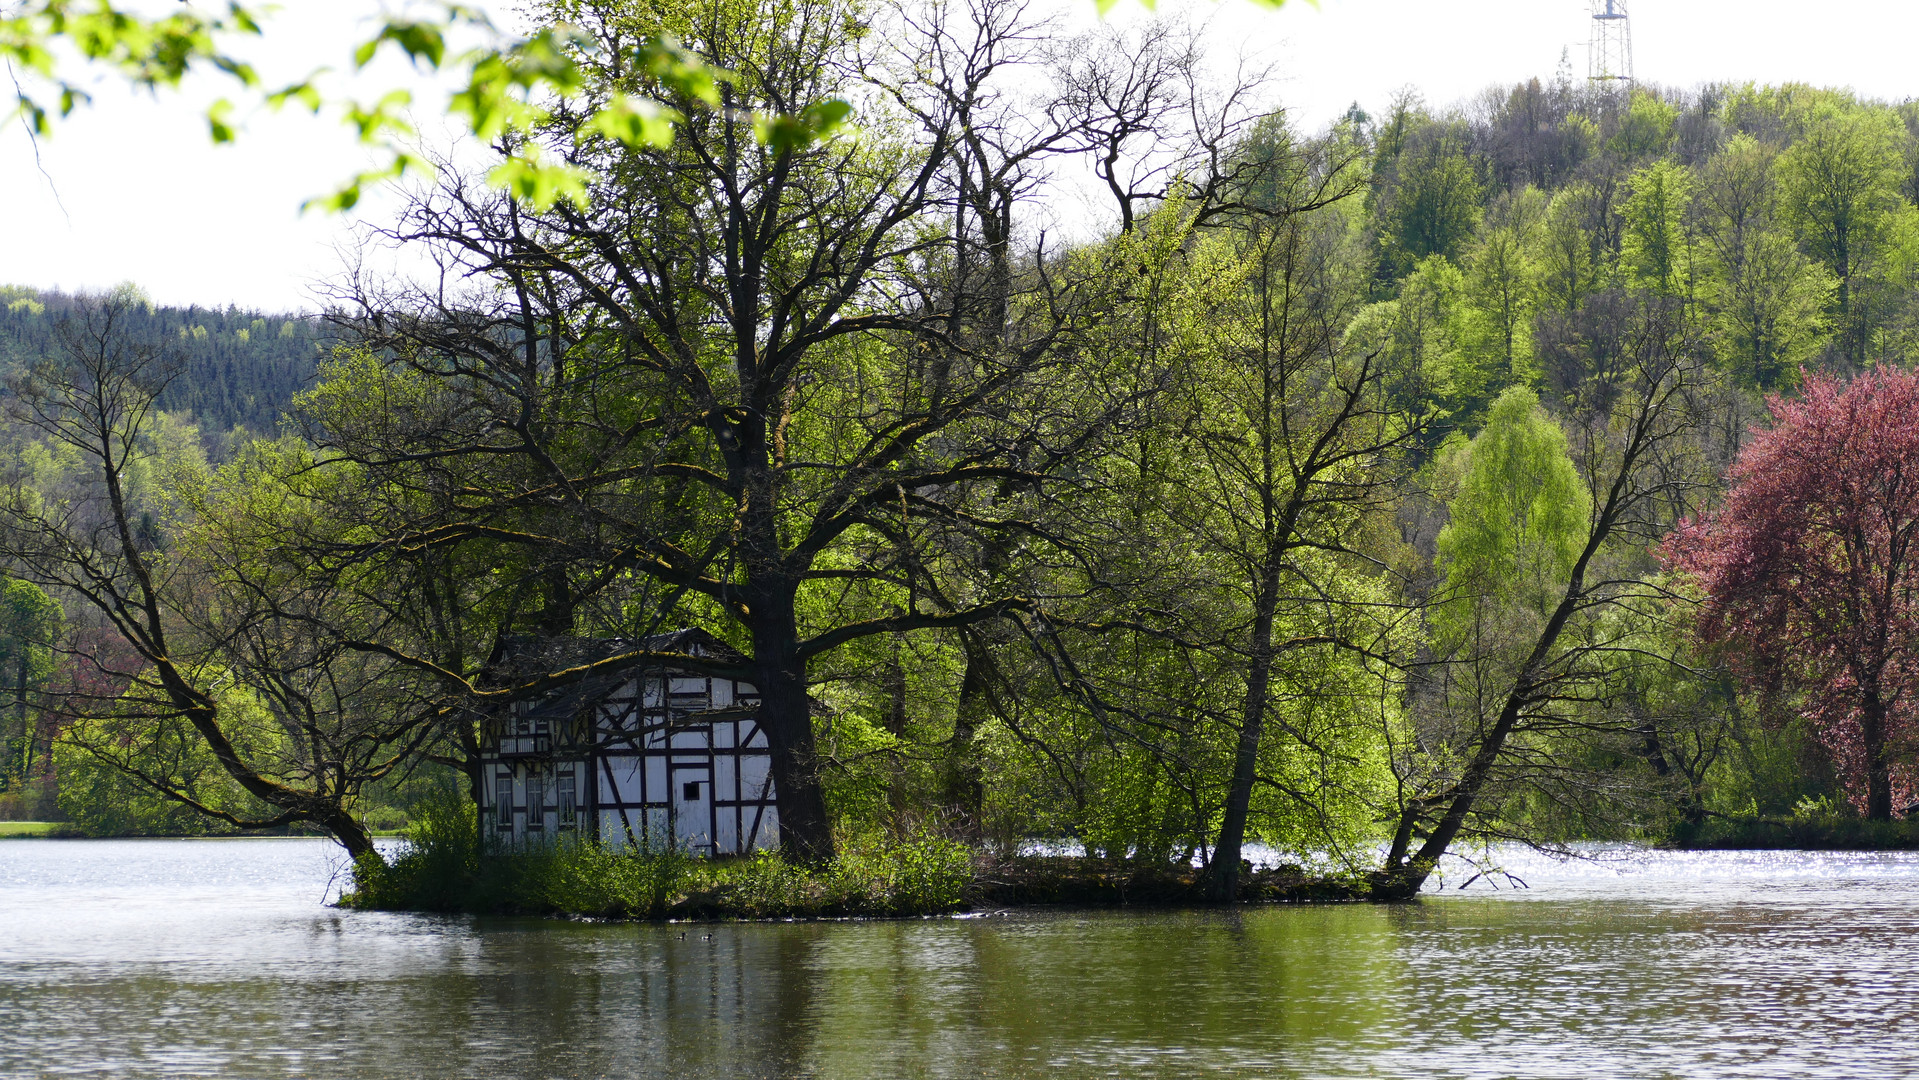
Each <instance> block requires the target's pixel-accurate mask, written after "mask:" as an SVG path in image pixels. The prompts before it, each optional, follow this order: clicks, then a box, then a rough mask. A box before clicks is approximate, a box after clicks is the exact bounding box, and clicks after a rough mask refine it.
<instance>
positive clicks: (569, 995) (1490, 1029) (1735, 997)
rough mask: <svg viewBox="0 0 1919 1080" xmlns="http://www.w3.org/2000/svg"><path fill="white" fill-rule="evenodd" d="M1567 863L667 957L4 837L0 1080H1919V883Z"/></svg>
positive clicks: (1886, 869)
mask: <svg viewBox="0 0 1919 1080" xmlns="http://www.w3.org/2000/svg"><path fill="white" fill-rule="evenodd" d="M1582 854H1583V855H1584V856H1585V857H1584V858H1581V859H1577V860H1572V861H1559V860H1554V859H1551V858H1549V857H1546V856H1543V855H1539V854H1536V853H1532V852H1529V851H1525V850H1523V849H1505V850H1500V851H1496V852H1493V853H1491V855H1490V856H1489V858H1488V859H1486V860H1482V861H1481V865H1482V866H1485V867H1492V866H1496V867H1497V868H1498V869H1499V870H1500V871H1503V873H1500V874H1494V875H1491V877H1490V878H1485V877H1482V878H1481V879H1480V880H1478V881H1474V882H1472V884H1471V885H1470V886H1469V887H1468V888H1466V889H1464V890H1460V889H1458V888H1457V886H1458V885H1459V884H1460V883H1462V882H1465V881H1466V880H1467V879H1468V878H1470V877H1471V876H1472V874H1473V873H1474V869H1473V868H1471V867H1466V866H1465V865H1464V864H1460V865H1456V866H1449V867H1447V874H1446V887H1445V888H1444V889H1435V890H1431V891H1429V893H1428V895H1427V896H1425V897H1423V898H1422V899H1421V900H1420V901H1419V902H1418V903H1414V904H1406V905H1395V906H1370V905H1330V906H1319V907H1304V908H1268V909H1244V910H1242V911H1240V912H1237V913H1235V912H1212V911H1200V912H1101V913H1074V912H1047V911H1038V910H1033V911H1022V912H1013V913H1000V914H994V915H990V916H987V917H979V918H968V919H933V920H907V921H898V922H884V921H882V922H832V923H777V924H729V925H719V926H673V927H658V926H643V925H630V924H591V923H576V922H566V921H558V920H539V919H470V918H461V917H439V916H415V915H392V914H367V913H356V912H345V911H339V910H335V909H332V908H329V907H326V906H324V903H323V898H326V897H330V896H334V895H337V893H338V888H339V877H338V874H339V871H340V869H341V867H342V864H343V861H344V860H343V859H342V858H341V857H340V855H339V854H338V849H337V848H334V847H332V846H331V845H329V844H327V843H324V842H321V841H306V840H250V841H192V840H186V841H151V840H150V841H25V840H22V841H5V842H3V843H0V927H4V928H5V929H4V932H0V1076H8V1077H12V1076H50V1077H51V1076H108V1075H112V1076H133V1077H147V1076H152V1077H162V1076H219V1077H296V1076H297V1077H341V1078H346V1077H355V1078H360V1077H365V1078H388V1077H392V1078H399V1077H439V1076H492V1077H582V1078H584V1077H669V1076H670V1077H675V1078H678V1077H690V1078H708V1077H711V1078H720V1077H729V1078H730V1077H789V1076H790V1077H821V1078H839V1077H846V1078H865V1077H896V1076H897V1077H975V1076H983V1077H994V1078H998V1077H1007V1078H1014V1077H1039V1076H1048V1077H1053V1076H1058V1077H1104V1076H1129V1077H1130V1076H1144V1077H1175V1076H1247V1077H1252V1076H1260V1077H1266V1076H1278V1077H1309V1076H1310V1077H1372V1076H1395V1077H1397V1076H1404V1077H1414V1076H1418V1077H1475V1078H1476V1077H1487V1078H1494V1077H1521V1076H1523V1077H1593V1076H1644V1077H1665V1076H1685V1077H1819V1076H1834V1077H1838V1076H1848V1077H1854V1076H1864V1075H1872V1076H1919V1061H1915V1058H1919V1053H1916V1052H1915V1050H1914V1049H1913V1044H1912V1042H1911V1041H1910V1038H1909V1035H1908V1033H1909V1032H1910V1031H1911V1030H1913V1029H1914V1024H1915V1021H1919V1006H1915V1005H1914V1003H1913V995H1912V993H1911V991H1910V986H1911V982H1910V979H1911V973H1912V972H1913V971H1914V970H1919V856H1915V855H1911V854H1906V853H1889V854H1877V853H1806V852H1697V853H1684V852H1651V851H1644V850H1639V849H1630V848H1592V849H1587V850H1586V851H1584V852H1583V853H1582ZM1508 874H1510V875H1511V878H1508V877H1507V876H1506V875H1508ZM1512 879H1519V880H1523V881H1524V882H1526V884H1527V885H1529V886H1530V887H1529V888H1523V889H1521V888H1514V887H1511V884H1512ZM1494 883H1496V884H1497V885H1498V886H1499V888H1497V889H1496V890H1495V889H1494V888H1492V887H1490V886H1491V884H1494ZM682 934H684V935H685V936H684V937H682V936H681V935H682ZM709 935H710V936H709Z"/></svg>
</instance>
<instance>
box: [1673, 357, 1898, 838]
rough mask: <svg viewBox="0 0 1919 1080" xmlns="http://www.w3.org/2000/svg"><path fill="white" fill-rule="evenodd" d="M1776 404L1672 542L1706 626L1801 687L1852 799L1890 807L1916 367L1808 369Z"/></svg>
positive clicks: (1884, 815)
mask: <svg viewBox="0 0 1919 1080" xmlns="http://www.w3.org/2000/svg"><path fill="white" fill-rule="evenodd" d="M1770 405H1771V408H1772V412H1773V415H1774V417H1775V418H1776V422H1775V423H1774V425H1773V427H1772V428H1771V429H1770V430H1768V431H1765V432H1763V433H1760V434H1758V435H1757V436H1756V437H1755V438H1754V439H1753V440H1752V442H1751V443H1749V444H1748V445H1747V446H1746V448H1745V450H1744V451H1743V452H1742V453H1741V454H1740V455H1739V460H1738V462H1737V464H1735V465H1734V467H1733V471H1732V490H1731V492H1730V493H1729V494H1728V496H1727V498H1726V503H1725V506H1724V507H1722V508H1721V509H1720V510H1719V511H1718V512H1717V513H1715V514H1712V515H1710V516H1706V517H1703V518H1699V519H1695V520H1691V521H1688V522H1686V523H1684V524H1682V525H1681V526H1680V528H1679V529H1678V531H1677V532H1675V533H1674V534H1673V535H1672V537H1670V538H1669V539H1668V540H1667V542H1666V548H1665V550H1666V555H1667V558H1668V561H1669V562H1670V563H1671V564H1672V565H1673V566H1675V567H1677V568H1679V569H1682V570H1685V571H1687V572H1688V573H1690V574H1691V575H1692V576H1693V577H1695V578H1696V579H1697V580H1698V581H1699V583H1700V585H1701V586H1702V587H1703V588H1704V590H1705V594H1706V598H1705V603H1704V607H1703V609H1702V610H1701V612H1700V619H1699V623H1698V633H1699V635H1700V637H1701V638H1702V639H1703V640H1705V641H1707V642H1717V643H1721V644H1723V645H1726V646H1729V647H1730V650H1729V651H1730V652H1731V654H1732V655H1733V656H1734V657H1735V658H1736V659H1737V660H1738V662H1740V663H1741V664H1742V665H1743V666H1744V667H1745V669H1746V671H1745V673H1746V674H1747V675H1748V676H1749V677H1757V678H1764V679H1765V680H1766V681H1767V682H1768V683H1770V684H1771V685H1774V686H1781V687H1783V688H1784V689H1788V690H1791V691H1796V692H1797V694H1798V697H1799V700H1800V701H1801V702H1802V703H1803V704H1802V706H1801V707H1802V708H1803V710H1804V714H1805V715H1806V717H1807V718H1808V719H1809V720H1811V721H1812V723H1813V725H1814V728H1815V730H1816V731H1817V732H1818V733H1819V736H1820V738H1821V740H1822V741H1823V742H1824V743H1825V745H1826V747H1827V748H1828V749H1829V750H1830V752H1831V754H1832V757H1833V761H1834V764H1835V765H1836V766H1837V768H1838V770H1839V773H1840V775H1841V777H1842V778H1843V780H1844V782H1845V783H1846V785H1847V789H1848V791H1849V792H1850V794H1851V797H1852V800H1853V802H1854V804H1855V805H1856V806H1858V807H1859V809H1861V810H1862V811H1864V813H1865V814H1866V816H1867V817H1870V818H1874V819H1877V820H1887V819H1890V818H1891V817H1892V811H1893V806H1894V800H1895V798H1897V799H1898V801H1899V803H1900V805H1902V806H1903V805H1905V804H1906V803H1907V802H1909V801H1910V800H1911V797H1912V793H1913V790H1914V783H1913V781H1914V779H1915V778H1914V774H1913V751H1914V750H1915V749H1919V741H1916V737H1919V715H1915V714H1916V713H1919V558H1915V552H1914V549H1913V546H1914V542H1915V540H1919V375H1914V374H1912V373H1909V372H1898V371H1885V370H1880V371H1874V372H1871V373H1868V374H1866V375H1862V376H1860V377H1859V378H1857V379H1854V380H1853V381H1852V382H1851V383H1850V384H1847V383H1844V382H1841V381H1839V380H1836V379H1831V378H1824V377H1815V378H1812V379H1810V380H1808V381H1807V383H1806V386H1805V392H1804V396H1803V397H1802V398H1801V399H1799V400H1796V401H1788V400H1786V399H1784V398H1779V397H1775V398H1773V399H1772V400H1771V401H1770Z"/></svg>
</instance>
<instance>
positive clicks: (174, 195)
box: [0, 0, 1919, 310]
mask: <svg viewBox="0 0 1919 1080" xmlns="http://www.w3.org/2000/svg"><path fill="white" fill-rule="evenodd" d="M1038 2H1040V3H1047V2H1054V3H1059V4H1061V5H1062V6H1063V8H1064V9H1065V10H1066V12H1067V14H1068V15H1069V17H1070V19H1071V21H1073V22H1080V23H1083V22H1086V21H1090V18H1091V16H1090V12H1091V10H1092V0H1038ZM502 6H503V5H502ZM1161 6H1162V10H1164V8H1165V4H1162V5H1161ZM1630 6H1631V12H1632V35H1633V50H1634V60H1635V66H1636V68H1637V74H1638V76H1639V78H1640V79H1641V80H1646V81H1654V82H1658V83H1661V84H1664V85H1668V86H1680V87H1688V86H1693V85H1696V84H1698V83H1701V82H1707V81H1716V80H1735V79H1736V80H1753V81H1758V82H1785V81H1795V82H1805V83H1812V84H1815V85H1824V86H1847V87H1851V88H1853V89H1854V90H1856V91H1858V92H1859V93H1860V94H1862V95H1865V96H1868V97H1877V98H1885V99H1890V100H1900V99H1904V98H1908V97H1913V96H1919V66H1915V64H1914V63H1913V60H1912V50H1913V47H1914V46H1913V43H1914V42H1915V41H1919V4H1914V3H1911V2H1910V0H1901V2H1895V0H1825V2H1823V3H1821V4H1818V5H1807V4H1788V3H1785V2H1784V0H1743V2H1738V3H1735V2H1732V0H1630ZM376 7H377V2H376V0H284V2H283V4H282V11H281V13H280V14H279V15H278V16H276V17H275V18H274V20H273V21H272V22H270V23H269V24H268V26H267V35H266V39H265V40H264V41H262V42H260V43H257V48H256V49H255V52H254V53H253V55H256V56H257V57H258V59H259V63H260V66H261V67H262V68H263V69H264V70H265V71H266V72H267V73H268V80H269V81H274V80H275V79H276V78H278V79H281V80H285V79H290V78H291V77H293V76H294V75H296V74H299V73H303V72H305V71H307V70H310V69H312V68H314V67H318V66H322V65H326V66H332V67H335V68H340V69H344V68H346V67H347V66H348V65H347V63H346V61H347V56H348V50H349V49H350V47H351V43H352V41H353V37H354V32H355V30H356V29H357V28H358V18H357V17H356V16H355V15H354V14H353V12H356V11H358V12H367V11H371V10H375V9H376ZM1194 10H1195V13H1196V15H1197V16H1198V17H1200V18H1202V19H1207V20H1209V21H1210V23H1211V26H1212V30H1213V33H1214V35H1215V38H1216V40H1217V41H1218V42H1220V43H1221V45H1222V47H1224V48H1227V49H1233V48H1239V47H1242V46H1243V47H1246V48H1248V49H1250V50H1253V51H1255V52H1258V53H1261V54H1263V55H1264V56H1265V57H1266V58H1267V59H1269V60H1271V61H1272V62H1274V63H1276V65H1277V67H1278V70H1279V75H1280V80H1281V81H1280V82H1279V84H1278V88H1277V89H1278V94H1279V96H1280V98H1281V100H1282V102H1283V103H1284V104H1285V105H1286V106H1287V107H1288V109H1289V110H1290V111H1291V112H1292V114H1293V116H1294V117H1295V119H1296V120H1297V121H1298V122H1300V123H1301V124H1302V125H1303V126H1306V127H1309V128H1314V127H1318V126H1320V125H1323V124H1324V123H1326V122H1327V121H1328V120H1330V119H1331V118H1333V117H1334V116H1336V115H1338V114H1339V113H1340V112H1342V111H1344V109H1345V108H1346V106H1347V105H1348V104H1349V103H1351V102H1354V101H1357V102H1359V103H1360V105H1361V106H1362V107H1364V108H1366V109H1368V110H1370V111H1374V112H1377V111H1379V108H1380V107H1381V106H1382V105H1383V104H1384V103H1385V102H1386V101H1387V100H1388V99H1389V98H1390V97H1391V96H1392V94H1393V93H1394V91H1396V90H1398V89H1400V88H1402V87H1408V86H1410V87H1413V88H1416V89H1417V90H1419V92H1421V93H1422V94H1423V95H1424V96H1425V98H1426V99H1427V101H1428V102H1430V103H1432V104H1434V105H1436V106H1444V105H1447V104H1450V103H1454V102H1458V101H1461V100H1463V99H1465V98H1468V97H1470V96H1472V95H1473V94H1475V93H1477V92H1478V91H1480V90H1482V89H1484V88H1485V87H1487V86H1489V85H1492V84H1496V83H1502V82H1512V81H1515V80H1519V79H1524V78H1529V77H1532V76H1539V77H1541V78H1542V79H1546V78H1550V77H1551V76H1552V74H1553V72H1554V70H1555V68H1556V67H1557V66H1558V64H1559V60H1560V56H1561V53H1562V51H1569V55H1570V58H1571V60H1572V64H1573V67H1574V70H1575V71H1576V72H1577V73H1578V74H1579V75H1581V76H1583V75H1584V73H1585V69H1586V45H1585V42H1586V38H1587V36H1588V27H1589V26H1590V24H1591V20H1590V17H1589V15H1588V8H1587V6H1586V4H1585V3H1584V2H1583V0H1458V2H1453V3H1447V2H1442V0H1323V3H1322V4H1321V5H1320V6H1319V7H1318V8H1314V7H1311V6H1308V5H1306V4H1303V3H1300V2H1299V0H1294V2H1292V3H1289V4H1287V5H1286V7H1285V8H1283V9H1282V10H1280V11H1272V10H1269V9H1266V8H1261V7H1256V6H1254V5H1253V4H1251V3H1250V2H1248V0H1223V2H1220V3H1217V4H1215V3H1211V2H1202V3H1200V4H1198V5H1197V6H1196V7H1195V9H1194ZM1143 14H1144V13H1143V11H1142V9H1140V8H1139V7H1138V6H1137V5H1136V4H1135V3H1134V0H1121V4H1120V6H1119V7H1118V8H1116V9H1115V11H1114V12H1113V14H1112V15H1111V16H1110V17H1111V18H1114V19H1120V20H1125V19H1132V18H1139V17H1143ZM396 81H407V82H409V84H410V85H412V86H413V88H414V89H415V92H416V96H417V100H418V101H419V115H420V116H422V117H430V116H432V115H433V113H434V112H435V111H436V108H437V105H438V102H439V101H440V100H443V99H442V98H440V97H438V96H437V94H438V92H437V91H436V90H435V89H434V88H433V87H432V86H431V85H429V84H427V83H426V82H425V81H424V80H421V79H418V78H415V77H413V76H411V75H410V73H409V72H407V70H406V69H405V67H404V66H403V65H401V64H399V63H390V64H387V65H385V66H383V67H380V68H378V69H376V70H374V71H371V72H369V73H368V74H367V75H366V76H365V77H364V78H362V79H361V80H360V85H362V86H364V87H369V88H370V87H373V86H390V85H393V84H394V83H395V82H396ZM209 96H210V95H209V93H208V91H207V88H205V87H201V88H196V89H195V90H192V91H190V92H189V93H188V94H186V95H185V96H181V95H166V94H163V95H161V96H160V98H159V99H158V100H154V99H151V98H148V97H143V96H141V95H138V94H134V93H132V92H129V91H127V90H125V89H124V88H122V87H120V86H118V85H116V84H115V83H114V82H112V81H111V80H110V79H105V78H103V79H101V81H100V82H99V84H98V88H97V100H96V102H95V104H94V105H93V106H92V107H91V108H89V109H87V110H85V111H84V112H82V113H80V114H78V115H76V116H75V117H73V118H71V119H70V120H68V121H66V122H65V123H63V124H61V125H60V127H59V128H58V130H57V131H56V132H55V134H54V136H53V137H52V138H51V139H48V140H43V141H42V142H41V144H40V161H39V163H38V167H37V166H36V163H35V160H34V152H33V147H32V144H31V143H30V142H29V141H28V139H27V138H26V137H25V135H24V133H23V131H22V129H21V128H20V126H19V125H18V124H14V125H11V126H9V127H8V128H7V129H6V130H5V131H4V132H0V192H4V193H5V203H6V211H5V219H4V220H5V227H4V232H0V284H18V285H29V286H34V287H39V288H52V287H56V286H57V287H60V288H64V289H77V288H102V287H106V286H109V285H112V284H115V283H118V282H121V281H133V282H135V283H137V284H139V285H141V286H142V287H144V288H145V289H146V290H147V291H148V292H149V293H150V294H151V295H152V296H153V297H154V299H156V300H158V301H160V302H162V303H169V304H189V303H198V304H202V305H217V306H225V305H227V304H229V303H232V304H238V305H240V306H243V307H259V308H266V309H271V310H289V309H297V308H305V307H311V306H313V303H314V301H313V298H312V291H311V290H312V286H313V284H314V283H315V282H317V281H320V280H323V279H325V278H327V277H329V276H331V275H333V274H334V273H336V272H337V270H338V268H339V266H340V257H339V255H338V253H337V248H338V246H339V244H340V242H341V240H342V237H343V236H344V235H345V234H346V232H347V231H348V230H349V229H350V228H351V226H352V219H351V218H342V217H340V216H337V215H327V214H322V213H318V212H314V213H307V214H302V213H301V212H300V203H301V202H302V201H303V200H305V199H307V198H309V197H311V196H314V195H317V194H321V193H323V192H324V191H326V190H328V189H329V188H330V187H331V186H332V185H333V184H335V183H337V182H338V181H339V180H340V179H341V178H343V177H346V176H348V175H351V174H352V173H353V172H354V171H356V170H358V169H359V168H362V167H364V165H365V162H366V159H365V155H364V153H363V152H362V151H361V150H360V149H359V148H358V147H357V146H356V145H355V144H354V142H353V140H352V138H351V137H350V135H348V134H347V133H346V132H345V131H344V130H343V129H342V128H341V127H340V126H339V125H338V124H337V123H335V122H333V121H326V120H316V119H314V118H312V117H308V116H304V115H301V114H299V113H295V112H288V113H281V114H272V113H262V114H260V115H256V116H252V117H249V118H248V119H247V124H246V131H245V133H244V134H243V135H242V137H241V138H240V140H239V142H238V143H237V144H236V145H230V146H223V147H215V146H211V145H209V143H208V140H207V136H206V129H205V124H204V121H203V120H202V119H201V117H200V112H199V105H200V104H201V103H203V102H204V100H206V99H207V98H208V97H209ZM432 131H433V127H432V126H431V125H429V133H430V134H431V133H432ZM442 134H443V129H442ZM42 168H44V172H45V175H43V174H42V172H41V169H42ZM390 205H391V204H390V202H388V201H387V200H386V199H384V198H382V197H379V196H375V197H374V198H373V199H371V200H369V201H368V202H367V203H366V204H363V206H362V208H361V211H360V212H361V214H363V215H365V216H367V217H369V218H370V219H373V220H378V219H379V218H380V217H381V215H382V214H384V213H386V212H388V211H389V209H390Z"/></svg>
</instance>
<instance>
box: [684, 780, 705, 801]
mask: <svg viewBox="0 0 1919 1080" xmlns="http://www.w3.org/2000/svg"><path fill="white" fill-rule="evenodd" d="M680 791H681V794H682V795H684V796H685V801H687V802H699V801H700V782H699V781H698V780H694V781H692V782H691V783H688V784H686V785H684V786H683V787H682V788H681V789H680Z"/></svg>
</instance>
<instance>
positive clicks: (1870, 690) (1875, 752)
mask: <svg viewBox="0 0 1919 1080" xmlns="http://www.w3.org/2000/svg"><path fill="white" fill-rule="evenodd" d="M1864 697H1865V700H1864V701H1863V702H1862V703H1861V704H1860V708H1859V732H1860V742H1862V743H1864V744H1865V752H1866V817H1867V819H1869V820H1871V821H1891V820H1892V767H1891V765H1890V764H1888V763H1887V761H1886V703H1885V700H1884V699H1883V698H1881V697H1880V696H1879V690H1878V688H1877V687H1875V686H1868V687H1866V688H1865V694H1864Z"/></svg>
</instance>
